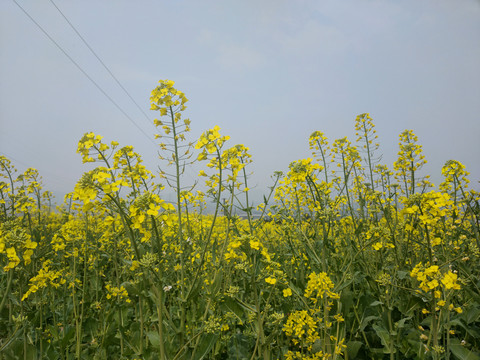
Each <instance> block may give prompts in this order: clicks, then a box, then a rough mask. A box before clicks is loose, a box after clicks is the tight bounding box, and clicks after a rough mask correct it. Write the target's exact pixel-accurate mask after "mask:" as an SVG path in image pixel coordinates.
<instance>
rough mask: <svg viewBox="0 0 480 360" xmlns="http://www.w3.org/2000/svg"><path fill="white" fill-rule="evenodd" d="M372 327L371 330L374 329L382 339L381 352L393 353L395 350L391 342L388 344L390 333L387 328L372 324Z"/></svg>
mask: <svg viewBox="0 0 480 360" xmlns="http://www.w3.org/2000/svg"><path fill="white" fill-rule="evenodd" d="M372 328H373V330H375V332H376V333H377V336H378V337H379V338H380V340H381V341H382V345H383V353H384V354H394V353H395V351H396V350H395V348H394V347H391V345H392V344H390V333H389V332H388V330H387V329H385V328H384V327H383V326H378V325H372Z"/></svg>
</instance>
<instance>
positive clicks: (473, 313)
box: [463, 307, 480, 324]
mask: <svg viewBox="0 0 480 360" xmlns="http://www.w3.org/2000/svg"><path fill="white" fill-rule="evenodd" d="M463 318H464V319H465V322H466V323H467V324H471V323H473V322H475V321H477V320H479V319H480V309H479V308H475V307H472V308H470V309H468V311H466V312H465V313H464V316H463Z"/></svg>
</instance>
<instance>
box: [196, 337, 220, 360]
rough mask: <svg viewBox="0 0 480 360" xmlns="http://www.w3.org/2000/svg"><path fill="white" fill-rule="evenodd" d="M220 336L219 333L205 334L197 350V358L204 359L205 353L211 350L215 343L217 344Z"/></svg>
mask: <svg viewBox="0 0 480 360" xmlns="http://www.w3.org/2000/svg"><path fill="white" fill-rule="evenodd" d="M218 338H219V335H216V334H207V335H205V336H203V337H202V340H201V342H200V344H199V345H198V348H197V351H196V352H195V360H202V359H203V358H204V357H205V355H207V354H208V353H209V352H210V350H211V349H212V346H213V344H215V342H216V341H217V339H218Z"/></svg>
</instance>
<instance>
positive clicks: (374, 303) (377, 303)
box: [370, 300, 383, 306]
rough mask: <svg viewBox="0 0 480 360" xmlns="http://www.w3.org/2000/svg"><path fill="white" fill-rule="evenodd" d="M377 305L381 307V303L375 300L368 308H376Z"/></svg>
mask: <svg viewBox="0 0 480 360" xmlns="http://www.w3.org/2000/svg"><path fill="white" fill-rule="evenodd" d="M377 305H383V302H381V301H378V300H377V301H374V302H372V303H371V304H370V306H377Z"/></svg>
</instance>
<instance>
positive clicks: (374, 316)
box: [360, 315, 380, 330]
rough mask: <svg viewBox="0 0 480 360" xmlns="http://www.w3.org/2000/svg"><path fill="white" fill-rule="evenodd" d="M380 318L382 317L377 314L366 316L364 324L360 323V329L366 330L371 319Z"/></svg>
mask: <svg viewBox="0 0 480 360" xmlns="http://www.w3.org/2000/svg"><path fill="white" fill-rule="evenodd" d="M379 319H380V317H379V316H376V315H371V316H367V317H366V318H364V319H363V320H362V324H361V325H360V330H364V329H365V328H366V327H367V325H368V323H369V322H370V321H372V320H379Z"/></svg>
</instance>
